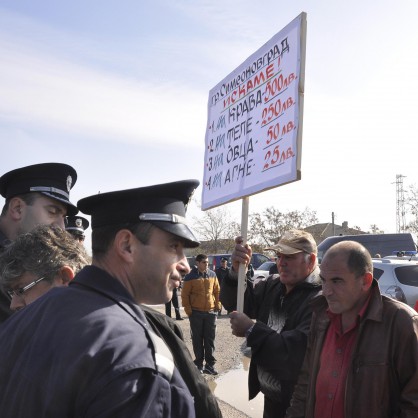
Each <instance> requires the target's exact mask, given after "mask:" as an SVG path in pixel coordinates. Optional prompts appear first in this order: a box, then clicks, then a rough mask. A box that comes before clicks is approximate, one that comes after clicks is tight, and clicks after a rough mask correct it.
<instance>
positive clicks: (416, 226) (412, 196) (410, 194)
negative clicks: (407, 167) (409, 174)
mask: <svg viewBox="0 0 418 418" xmlns="http://www.w3.org/2000/svg"><path fill="white" fill-rule="evenodd" d="M405 202H406V205H407V207H408V215H409V216H408V217H409V218H410V219H411V221H410V222H409V223H408V224H407V225H406V231H409V232H413V233H415V234H417V233H418V189H417V187H416V185H415V184H413V185H410V186H409V189H408V191H407V193H406V198H405Z"/></svg>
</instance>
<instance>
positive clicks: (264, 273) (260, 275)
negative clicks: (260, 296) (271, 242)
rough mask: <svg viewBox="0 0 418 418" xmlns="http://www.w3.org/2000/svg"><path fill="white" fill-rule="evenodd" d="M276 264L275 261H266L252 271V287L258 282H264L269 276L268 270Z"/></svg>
mask: <svg viewBox="0 0 418 418" xmlns="http://www.w3.org/2000/svg"><path fill="white" fill-rule="evenodd" d="M275 264H276V262H275V261H266V262H265V263H263V264H261V266H259V267H258V269H257V270H254V276H253V285H254V286H255V285H256V284H257V283H258V282H259V281H260V280H265V279H267V277H268V276H269V271H270V268H271V267H273V266H274V265H275Z"/></svg>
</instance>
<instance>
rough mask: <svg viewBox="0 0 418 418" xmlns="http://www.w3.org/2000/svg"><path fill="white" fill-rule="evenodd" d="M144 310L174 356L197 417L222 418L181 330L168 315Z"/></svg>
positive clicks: (146, 308)
mask: <svg viewBox="0 0 418 418" xmlns="http://www.w3.org/2000/svg"><path fill="white" fill-rule="evenodd" d="M142 309H143V310H144V313H145V316H146V318H147V320H148V322H149V324H150V325H151V328H152V329H153V330H154V332H155V333H156V334H157V335H158V336H160V337H161V338H162V339H163V340H164V341H165V343H166V344H167V346H168V348H169V349H170V351H171V353H172V354H173V359H174V363H175V364H176V366H177V368H178V369H179V371H180V374H181V377H182V378H183V379H184V381H185V382H186V385H187V387H188V388H189V390H190V393H191V394H192V396H193V398H194V406H195V411H196V417H197V418H222V413H221V411H220V409H219V406H218V402H217V401H216V398H215V396H214V395H213V393H212V392H211V390H210V389H209V386H208V384H207V383H206V379H205V378H204V377H203V376H202V374H201V373H200V372H199V370H198V369H197V367H196V365H195V364H194V362H193V359H192V357H191V355H190V352H189V350H188V348H187V346H186V344H185V343H184V340H183V332H182V331H181V328H180V327H179V326H178V325H177V324H176V323H175V322H174V321H173V320H172V319H171V318H169V317H168V316H167V315H165V314H162V313H160V312H157V311H155V310H154V309H152V308H150V307H149V306H142Z"/></svg>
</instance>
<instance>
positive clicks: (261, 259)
mask: <svg viewBox="0 0 418 418" xmlns="http://www.w3.org/2000/svg"><path fill="white" fill-rule="evenodd" d="M266 261H270V259H269V258H268V257H266V256H265V255H263V254H253V256H252V257H251V264H252V265H253V268H254V269H260V267H259V266H260V265H261V264H263V263H265V262H266Z"/></svg>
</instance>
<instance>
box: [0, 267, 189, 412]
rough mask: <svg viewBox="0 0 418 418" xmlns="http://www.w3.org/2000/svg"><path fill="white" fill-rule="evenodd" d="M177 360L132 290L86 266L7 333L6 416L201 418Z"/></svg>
mask: <svg viewBox="0 0 418 418" xmlns="http://www.w3.org/2000/svg"><path fill="white" fill-rule="evenodd" d="M159 343H160V344H161V346H159ZM159 347H160V348H161V350H159ZM164 350H165V351H164ZM156 353H158V354H159V355H158V356H157V355H156ZM170 357H171V355H170V354H169V353H168V349H167V347H166V345H165V344H164V343H163V342H162V341H161V339H160V338H159V337H158V336H156V335H155V334H154V333H152V332H151V330H150V327H149V325H148V323H147V321H146V319H145V315H144V313H143V311H142V310H141V308H140V307H139V306H138V305H137V304H136V303H135V302H134V300H133V299H132V297H131V295H130V294H129V293H128V291H127V290H126V288H125V287H124V286H123V285H122V284H121V283H120V282H119V281H118V280H116V279H115V278H113V277H112V276H110V275H109V274H108V273H106V272H105V271H103V270H101V269H99V268H97V267H94V266H88V267H85V268H84V269H83V270H82V271H81V272H80V273H78V274H77V276H76V277H75V278H74V280H73V281H72V282H71V284H70V286H69V287H68V288H67V287H59V288H54V289H51V290H50V291H49V292H47V293H46V294H44V295H43V296H41V297H40V298H39V299H37V300H36V301H35V302H33V303H31V304H30V305H28V306H27V307H26V308H25V309H23V310H21V311H19V312H17V313H16V314H14V315H13V316H12V317H11V318H9V319H8V320H7V321H6V322H4V324H3V325H2V326H1V327H0V411H1V417H2V418H9V417H10V418H12V417H13V418H26V417H60V418H81V417H84V418H88V417H95V418H99V417H100V418H113V417H119V418H123V417H166V418H169V417H178V418H180V417H181V418H183V417H194V416H195V411H194V406H193V399H192V396H191V395H190V392H189V390H188V389H187V387H186V384H185V383H184V381H183V379H182V378H181V376H180V374H179V372H178V370H177V369H176V368H174V369H173V373H172V375H171V377H167V375H166V374H164V368H165V370H168V368H167V366H170V365H173V363H172V360H170ZM161 360H164V361H161ZM173 366H174V365H173Z"/></svg>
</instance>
